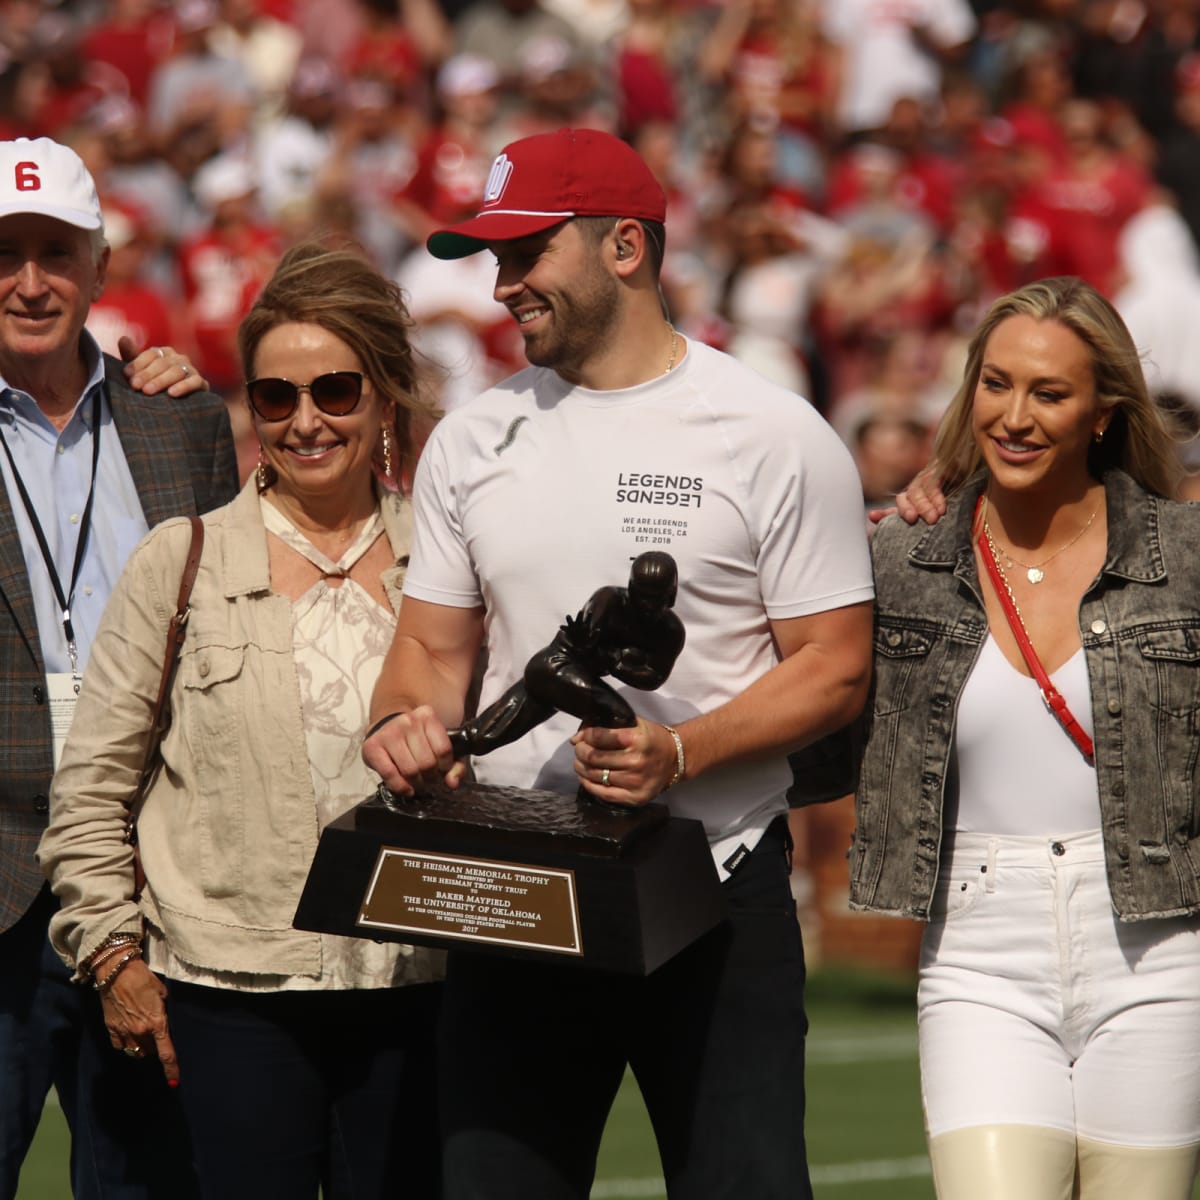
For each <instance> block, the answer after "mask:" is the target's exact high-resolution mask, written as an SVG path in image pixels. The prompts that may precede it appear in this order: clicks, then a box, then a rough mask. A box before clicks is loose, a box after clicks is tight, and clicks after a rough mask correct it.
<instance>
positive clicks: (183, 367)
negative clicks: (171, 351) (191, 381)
mask: <svg viewBox="0 0 1200 1200" xmlns="http://www.w3.org/2000/svg"><path fill="white" fill-rule="evenodd" d="M179 369H180V370H181V371H182V372H183V377H184V379H186V378H187V377H188V376H189V375H190V374H191V373H192V368H191V367H189V366H188V365H187V363H180V364H179Z"/></svg>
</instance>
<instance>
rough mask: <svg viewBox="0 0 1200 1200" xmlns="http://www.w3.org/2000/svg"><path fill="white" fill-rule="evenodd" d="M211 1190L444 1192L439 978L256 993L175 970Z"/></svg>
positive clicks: (184, 1059)
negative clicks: (203, 983)
mask: <svg viewBox="0 0 1200 1200" xmlns="http://www.w3.org/2000/svg"><path fill="white" fill-rule="evenodd" d="M169 986H170V989H171V991H170V995H169V997H168V1015H169V1020H170V1025H171V1032H172V1036H173V1038H174V1040H175V1046H176V1049H177V1050H178V1053H179V1072H180V1085H179V1096H180V1098H181V1099H182V1101H183V1106H184V1112H185V1114H186V1117H187V1122H188V1127H189V1130H190V1132H191V1136H192V1145H193V1150H194V1154H195V1161H196V1171H197V1174H198V1175H199V1177H200V1185H201V1191H202V1194H203V1196H204V1197H205V1198H206V1200H316V1196H317V1188H318V1187H321V1188H322V1189H323V1193H324V1197H325V1200H378V1198H379V1197H387V1198H388V1200H436V1197H437V1196H438V1194H439V1190H440V1184H439V1180H438V1155H437V1145H438V1135H437V1114H436V1106H435V1103H434V1095H435V1082H434V1046H433V1043H434V1036H433V1035H434V1027H435V1023H436V1020H437V1001H438V999H439V996H440V992H441V987H440V985H438V984H413V985H410V986H408V987H399V988H382V989H378V990H374V989H372V990H363V991H322V992H272V993H266V994H251V993H246V992H234V991H225V990H223V989H220V988H209V987H197V986H195V985H193V984H183V983H170V984H169Z"/></svg>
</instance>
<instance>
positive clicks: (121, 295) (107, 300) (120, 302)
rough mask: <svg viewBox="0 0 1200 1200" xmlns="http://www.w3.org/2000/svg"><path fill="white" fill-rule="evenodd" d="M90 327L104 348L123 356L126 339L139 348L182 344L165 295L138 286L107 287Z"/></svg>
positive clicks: (90, 314) (91, 314)
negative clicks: (173, 325)
mask: <svg viewBox="0 0 1200 1200" xmlns="http://www.w3.org/2000/svg"><path fill="white" fill-rule="evenodd" d="M87 327H88V329H89V331H90V332H91V334H92V336H93V337H94V338H95V339H96V341H97V342H99V343H100V349H101V350H103V351H104V352H105V353H107V354H113V355H117V354H119V351H118V349H117V345H118V343H119V342H120V340H121V338H122V337H126V336H128V337H129V338H131V339H132V340H133V344H134V345H135V346H137V347H139V348H142V347H145V346H171V345H174V344H175V343H176V342H177V341H178V339H177V338H176V337H175V336H174V333H173V330H172V326H171V313H170V310H169V309H168V307H167V303H166V301H165V299H164V298H163V296H162V294H161V293H159V292H157V291H155V289H154V288H151V287H147V286H145V285H144V284H138V283H128V284H114V283H112V282H109V283H108V284H107V285H105V288H104V293H103V295H102V296H101V297H100V299H99V300H93V301H92V307H91V309H90V310H89V312H88V319H87Z"/></svg>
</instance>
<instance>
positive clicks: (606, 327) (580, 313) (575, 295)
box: [525, 263, 620, 373]
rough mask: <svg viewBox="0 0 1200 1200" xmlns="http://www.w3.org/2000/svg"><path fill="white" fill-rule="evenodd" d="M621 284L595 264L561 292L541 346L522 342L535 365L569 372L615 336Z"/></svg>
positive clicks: (576, 369) (573, 370)
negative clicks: (547, 333) (551, 330)
mask: <svg viewBox="0 0 1200 1200" xmlns="http://www.w3.org/2000/svg"><path fill="white" fill-rule="evenodd" d="M619 302H620V285H619V284H618V283H617V281H616V280H615V279H613V278H612V276H611V275H609V274H607V273H606V272H605V271H604V270H603V269H602V268H601V267H600V265H599V264H598V263H597V264H595V265H594V267H593V268H592V270H591V271H589V273H588V275H587V276H586V277H585V278H583V279H581V280H580V281H579V283H578V284H577V285H576V286H574V287H573V288H572V289H571V291H570V292H560V293H559V295H558V298H557V300H556V302H555V303H554V305H553V306H552V307H551V313H552V320H553V333H552V335H551V336H550V337H549V338H548V339H547V340H546V341H545V342H544V344H543V346H542V348H541V349H538V348H537V347H536V343H531V342H526V343H525V357H526V358H528V359H529V361H530V362H531V363H532V364H533V365H534V366H535V367H550V368H551V369H553V370H559V371H566V372H569V373H572V372H575V371H578V369H579V368H580V367H582V366H583V364H584V363H585V362H586V361H587V360H588V359H589V358H592V357H594V356H595V355H596V354H597V353H598V352H600V351H602V350H604V349H605V348H606V347H607V346H608V345H609V344H610V343H611V342H612V340H613V338H615V336H616V328H617V310H618V306H619Z"/></svg>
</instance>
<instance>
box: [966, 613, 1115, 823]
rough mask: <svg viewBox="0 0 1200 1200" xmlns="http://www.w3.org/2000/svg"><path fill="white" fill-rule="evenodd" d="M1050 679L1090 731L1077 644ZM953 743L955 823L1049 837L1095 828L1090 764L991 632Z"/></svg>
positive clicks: (1095, 795) (1088, 703) (1096, 809)
mask: <svg viewBox="0 0 1200 1200" xmlns="http://www.w3.org/2000/svg"><path fill="white" fill-rule="evenodd" d="M1050 678H1051V680H1052V681H1053V683H1054V686H1055V687H1056V688H1058V690H1059V691H1060V692H1061V693H1062V694H1063V696H1064V698H1065V699H1066V701H1067V705H1068V707H1069V708H1070V710H1071V712H1072V713H1074V715H1075V719H1076V720H1077V721H1078V722H1079V724H1080V725H1082V726H1083V728H1084V729H1085V730H1087V733H1088V736H1089V737H1090V736H1091V735H1092V732H1093V727H1092V699H1091V690H1090V688H1089V686H1088V674H1087V661H1086V660H1085V658H1084V654H1083V648H1082V647H1081V648H1080V649H1079V650H1078V651H1077V652H1076V653H1075V654H1074V656H1073V657H1071V658H1070V659H1069V660H1068V661H1067V662H1065V663H1064V664H1063V665H1062V666H1061V667H1059V669H1058V670H1057V671H1055V672H1054V674H1053V675H1051V677H1050ZM954 749H955V755H956V757H957V765H958V810H957V816H956V819H955V820H954V826H953V827H954V828H955V829H957V830H963V831H967V832H971V833H997V834H1015V835H1029V836H1041V835H1046V836H1056V835H1062V834H1070V833H1082V832H1084V831H1087V830H1095V829H1099V828H1100V797H1099V793H1098V792H1097V790H1096V771H1095V768H1094V767H1093V766H1092V765H1091V764H1090V763H1089V762H1088V761H1087V760H1086V759H1085V758H1084V757H1083V755H1082V754H1081V753H1080V752H1079V748H1078V746H1076V745H1075V743H1074V742H1073V741H1072V740H1071V738H1070V736H1069V735H1068V734H1067V732H1066V730H1064V729H1063V727H1062V726H1061V725H1060V724H1059V723H1058V720H1057V719H1056V718H1055V717H1054V715H1053V714H1052V713H1051V712H1050V710H1049V709H1048V708H1047V707H1046V705H1045V703H1044V702H1043V701H1042V696H1041V691H1040V689H1039V688H1038V685H1037V683H1036V682H1034V680H1033V679H1031V678H1030V677H1029V676H1028V675H1024V674H1022V673H1021V672H1020V671H1018V670H1017V669H1016V668H1015V667H1014V666H1013V665H1012V664H1011V663H1010V662H1009V661H1008V659H1006V658H1005V657H1004V653H1003V651H1002V650H1001V649H1000V647H999V646H998V645H997V644H996V640H995V639H994V638H993V637H992V635H991V634H990V633H989V634H988V637H987V641H986V642H985V643H984V646H983V649H982V651H981V652H980V655H979V659H978V661H977V662H976V664H975V668H974V670H972V672H971V674H970V677H969V678H968V679H967V683H966V686H965V687H964V688H963V693H962V696H961V697H960V698H959V704H958V720H957V722H956V725H955V738H954Z"/></svg>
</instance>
